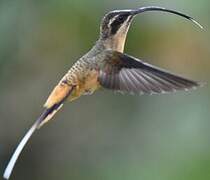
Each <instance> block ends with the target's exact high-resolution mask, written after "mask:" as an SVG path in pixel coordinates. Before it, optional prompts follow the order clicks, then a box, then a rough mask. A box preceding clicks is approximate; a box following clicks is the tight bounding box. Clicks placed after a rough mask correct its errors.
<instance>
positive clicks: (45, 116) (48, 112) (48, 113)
mask: <svg viewBox="0 0 210 180" xmlns="http://www.w3.org/2000/svg"><path fill="white" fill-rule="evenodd" d="M73 89H74V87H72V88H71V89H70V90H69V92H68V93H66V95H65V96H64V97H63V98H62V100H60V102H58V103H56V104H54V105H53V106H52V107H50V108H46V109H45V110H44V112H43V113H42V114H41V116H40V117H39V118H38V119H37V120H36V121H35V123H34V124H33V125H32V127H31V128H30V129H29V130H28V132H27V133H26V134H25V136H24V137H23V138H22V140H21V141H20V143H19V145H18V146H17V148H16V149H15V152H14V153H13V155H12V157H11V159H10V161H9V163H8V165H7V167H6V169H5V171H4V175H3V177H4V178H5V179H9V178H10V175H11V173H12V170H13V168H14V165H15V163H16V161H17V159H18V157H19V155H20V153H21V151H22V150H23V148H24V147H25V145H26V143H27V142H28V140H29V139H30V137H31V136H32V134H33V133H34V132H35V130H36V129H39V128H40V127H41V126H42V125H43V124H45V123H46V122H48V121H49V120H50V119H51V118H52V117H53V116H54V115H55V114H56V112H58V110H59V109H60V108H61V107H62V106H63V103H64V101H65V100H66V99H67V98H68V96H69V95H70V94H71V92H72V91H73Z"/></svg>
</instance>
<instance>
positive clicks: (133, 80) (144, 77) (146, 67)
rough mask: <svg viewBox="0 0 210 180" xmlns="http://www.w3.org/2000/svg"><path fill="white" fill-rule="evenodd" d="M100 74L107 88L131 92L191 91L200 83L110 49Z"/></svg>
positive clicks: (101, 80)
mask: <svg viewBox="0 0 210 180" xmlns="http://www.w3.org/2000/svg"><path fill="white" fill-rule="evenodd" d="M105 54H106V55H105V60H104V61H103V63H102V67H101V70H100V74H99V82H100V84H101V85H102V86H103V87H104V88H107V89H112V90H117V91H124V92H131V93H141V94H143V93H148V94H152V93H164V92H173V91H176V90H188V89H191V88H195V87H197V86H200V83H198V82H196V81H192V80H189V79H186V78H184V77H181V76H179V75H175V74H172V73H170V72H167V71H165V70H163V69H160V68H158V67H155V66H153V65H150V64H148V63H145V62H143V61H141V60H139V59H137V58H134V57H131V56H128V55H126V54H122V53H120V52H116V51H111V50H109V51H106V53H105Z"/></svg>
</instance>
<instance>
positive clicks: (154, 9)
mask: <svg viewBox="0 0 210 180" xmlns="http://www.w3.org/2000/svg"><path fill="white" fill-rule="evenodd" d="M146 11H163V12H168V13H171V14H176V15H178V16H182V17H184V18H186V19H188V20H190V21H192V22H193V23H194V24H196V25H197V26H198V27H199V28H201V29H203V26H202V25H201V24H200V23H198V22H197V21H196V20H194V19H193V18H192V17H190V16H188V15H186V14H183V13H181V12H178V11H174V10H171V9H166V8H163V7H158V6H147V7H142V8H139V9H136V10H132V11H131V14H132V15H133V16H135V15H137V14H140V13H143V12H146Z"/></svg>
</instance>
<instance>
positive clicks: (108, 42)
mask: <svg viewBox="0 0 210 180" xmlns="http://www.w3.org/2000/svg"><path fill="white" fill-rule="evenodd" d="M125 40H126V35H125V36H124V35H123V36H119V35H115V36H113V37H110V38H107V39H105V40H103V45H104V47H105V48H106V49H111V50H114V51H118V52H121V53H123V52H124V47H125Z"/></svg>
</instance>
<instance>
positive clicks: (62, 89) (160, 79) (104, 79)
mask: <svg viewBox="0 0 210 180" xmlns="http://www.w3.org/2000/svg"><path fill="white" fill-rule="evenodd" d="M146 11H163V12H169V13H173V14H176V15H179V16H182V17H184V18H187V19H189V20H191V21H192V22H194V23H195V24H196V25H198V26H199V27H201V28H202V26H201V25H200V24H199V23H197V22H196V21H195V20H194V19H192V18H191V17H190V16H187V15H185V14H182V13H180V12H177V11H173V10H169V9H165V8H161V7H142V8H139V9H133V10H132V9H131V10H117V11H112V12H109V13H108V14H106V15H105V17H104V18H103V20H102V23H101V27H100V37H99V40H98V41H97V42H96V44H95V46H94V47H93V48H92V49H91V50H90V51H89V52H88V53H87V54H85V55H84V56H83V57H82V58H80V59H79V60H78V61H77V62H76V63H75V64H74V65H73V66H72V67H71V68H70V70H69V71H68V72H67V73H66V75H65V76H64V77H63V78H62V79H61V81H60V82H59V83H58V85H57V86H56V87H55V88H54V90H53V91H52V92H51V94H50V96H49V97H48V99H47V101H46V103H45V104H44V108H45V109H44V112H43V113H42V115H41V116H40V117H39V118H38V119H37V121H36V122H35V123H34V124H33V126H32V127H31V128H30V129H29V131H28V132H27V133H26V135H25V136H24V138H23V139H22V140H21V142H20V144H19V145H18V147H17V149H16V150H15V152H14V154H13V156H12V158H11V160H10V162H9V164H8V166H7V168H6V170H5V173H4V178H6V179H9V177H10V175H11V172H12V169H13V167H14V165H15V162H16V160H17V158H18V156H19V154H20V152H21V151H22V149H23V147H24V146H25V144H26V143H27V141H28V140H29V138H30V137H31V135H32V134H33V132H34V131H35V130H36V129H38V128H40V127H41V126H42V125H43V124H45V123H46V122H48V121H49V120H50V119H51V118H52V117H53V116H54V115H55V114H56V112H57V111H58V110H59V109H60V108H61V107H62V106H63V103H64V102H65V100H66V99H69V100H70V101H72V100H75V99H77V98H79V97H80V96H81V95H85V94H92V93H93V92H94V91H95V90H97V89H99V88H100V87H104V88H107V89H111V90H115V91H121V92H129V93H140V94H152V93H165V92H174V91H176V90H188V89H191V88H195V87H197V86H200V83H198V82H196V81H192V80H189V79H186V78H183V77H181V76H179V75H175V74H172V73H170V72H167V71H166V70H163V69H160V68H157V67H155V66H152V65H150V64H147V63H144V62H143V61H141V60H139V59H137V58H134V57H131V56H129V55H126V54H124V53H123V51H124V45H125V40H126V36H127V32H128V30H129V27H130V24H131V22H132V20H133V18H134V17H135V16H136V15H137V14H140V13H142V12H146Z"/></svg>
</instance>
